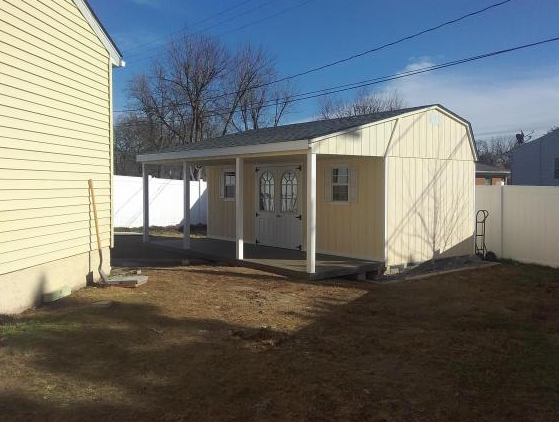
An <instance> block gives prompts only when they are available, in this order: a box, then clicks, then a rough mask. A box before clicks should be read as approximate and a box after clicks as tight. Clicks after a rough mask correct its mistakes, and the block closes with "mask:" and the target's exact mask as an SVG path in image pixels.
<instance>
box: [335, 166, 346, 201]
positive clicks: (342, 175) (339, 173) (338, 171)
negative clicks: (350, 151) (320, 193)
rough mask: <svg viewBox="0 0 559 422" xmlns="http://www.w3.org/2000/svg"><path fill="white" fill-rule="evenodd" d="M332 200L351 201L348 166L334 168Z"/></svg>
mask: <svg viewBox="0 0 559 422" xmlns="http://www.w3.org/2000/svg"><path fill="white" fill-rule="evenodd" d="M332 201H334V202H348V201H349V169H348V168H347V167H335V168H333V169H332Z"/></svg>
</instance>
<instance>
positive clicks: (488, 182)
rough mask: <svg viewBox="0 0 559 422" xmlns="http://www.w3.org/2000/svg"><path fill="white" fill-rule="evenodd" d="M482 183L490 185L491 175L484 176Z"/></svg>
mask: <svg viewBox="0 0 559 422" xmlns="http://www.w3.org/2000/svg"><path fill="white" fill-rule="evenodd" d="M484 183H485V184H486V185H488V186H489V185H491V177H486V178H485V182H484Z"/></svg>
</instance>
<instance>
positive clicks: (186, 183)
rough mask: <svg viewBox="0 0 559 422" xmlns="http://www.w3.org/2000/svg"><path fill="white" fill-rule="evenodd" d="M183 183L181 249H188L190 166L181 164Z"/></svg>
mask: <svg viewBox="0 0 559 422" xmlns="http://www.w3.org/2000/svg"><path fill="white" fill-rule="evenodd" d="M182 183H183V193H184V197H183V220H182V229H183V232H182V247H183V249H190V166H189V165H188V164H187V163H186V162H184V163H182Z"/></svg>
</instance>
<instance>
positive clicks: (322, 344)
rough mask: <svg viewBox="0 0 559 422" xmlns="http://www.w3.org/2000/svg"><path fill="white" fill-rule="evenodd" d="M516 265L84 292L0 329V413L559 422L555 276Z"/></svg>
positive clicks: (189, 281)
mask: <svg viewBox="0 0 559 422" xmlns="http://www.w3.org/2000/svg"><path fill="white" fill-rule="evenodd" d="M528 268H535V269H532V270H527V269H526V267H525V266H522V267H510V266H506V267H499V268H492V269H487V270H483V271H480V272H477V273H476V276H472V275H471V274H462V275H458V276H456V275H454V276H450V277H438V278H435V279H432V280H425V281H421V282H411V283H398V284H390V285H369V284H367V285H365V284H356V283H348V282H341V283H338V282H332V283H320V284H318V283H316V284H314V285H313V284H312V283H307V284H301V283H294V282H291V281H289V280H271V279H261V278H260V277H259V275H260V274H262V273H258V272H251V270H239V271H243V274H242V275H241V276H239V274H238V273H237V272H236V270H230V271H229V272H224V273H223V274H221V275H220V276H219V277H218V276H217V275H216V274H205V275H206V276H207V277H208V278H207V279H206V280H205V281H203V282H201V281H200V280H199V279H198V277H200V276H201V274H200V272H206V271H207V269H206V268H202V267H197V268H194V269H191V270H188V269H184V270H183V273H182V274H180V273H179V271H178V270H176V269H173V271H169V270H159V271H152V272H151V273H150V274H149V275H150V277H151V278H150V282H149V283H148V285H147V286H146V287H145V289H143V290H142V289H139V290H134V291H122V290H106V289H104V290H102V289H86V290H85V291H84V293H83V294H79V293H78V294H77V295H76V296H75V297H72V298H69V299H67V300H65V301H63V302H60V303H58V304H56V305H54V306H52V307H49V308H46V309H43V310H40V311H35V312H31V313H28V314H25V315H23V316H21V317H19V318H16V319H11V320H5V321H3V322H2V323H3V324H4V325H2V326H0V337H1V338H2V340H1V341H0V367H1V368H3V369H2V371H3V376H2V379H1V380H0V420H2V421H4V422H8V421H34V420H37V421H100V420H102V421H132V420H134V421H144V420H157V421H239V422H240V421H243V422H244V421H365V420H373V421H388V420H401V421H409V420H441V421H443V420H444V421H448V420H453V421H456V420H464V421H466V420H467V421H471V420H476V421H480V420H486V421H498V420H502V421H505V420H507V421H509V420H538V421H542V420H557V418H558V416H559V414H558V405H557V403H559V401H558V400H559V395H558V394H559V360H558V359H557V356H559V336H558V331H559V299H558V298H559V282H558V277H557V272H556V271H552V270H545V269H538V268H537V267H528ZM250 274H252V278H251V277H250V276H249V275H250ZM107 298H110V299H111V300H114V301H115V304H114V305H113V306H111V307H108V308H95V307H92V303H93V302H95V301H96V300H99V299H107ZM270 322H271V323H270ZM265 323H269V325H264V324H265Z"/></svg>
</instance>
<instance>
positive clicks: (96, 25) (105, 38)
mask: <svg viewBox="0 0 559 422" xmlns="http://www.w3.org/2000/svg"><path fill="white" fill-rule="evenodd" d="M74 4H75V5H76V7H77V8H78V9H79V11H80V12H81V14H82V15H83V17H84V18H85V20H86V21H87V23H89V25H90V26H91V29H92V30H93V32H95V35H97V37H98V38H99V40H100V41H101V43H102V44H103V46H104V47H105V48H106V49H107V51H108V52H109V54H110V56H111V62H112V64H113V65H114V66H116V67H124V65H125V64H126V63H125V62H124V60H122V55H121V54H120V51H118V48H117V47H116V45H115V44H114V43H113V41H112V40H111V37H109V34H107V32H106V31H105V28H103V25H102V24H101V22H99V19H98V18H97V16H95V13H94V12H93V9H92V8H91V6H90V5H89V4H88V3H87V1H86V0H74Z"/></svg>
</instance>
